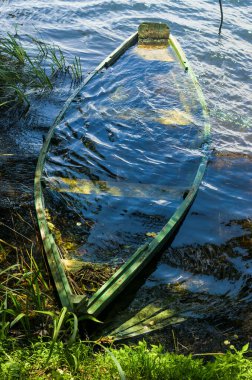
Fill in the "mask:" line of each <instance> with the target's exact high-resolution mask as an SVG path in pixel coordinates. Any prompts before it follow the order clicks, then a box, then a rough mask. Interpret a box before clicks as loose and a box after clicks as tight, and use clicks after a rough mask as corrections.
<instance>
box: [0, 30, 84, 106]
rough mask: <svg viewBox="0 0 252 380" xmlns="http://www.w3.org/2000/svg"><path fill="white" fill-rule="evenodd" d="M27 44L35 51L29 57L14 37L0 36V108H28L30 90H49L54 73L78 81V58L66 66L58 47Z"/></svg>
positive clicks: (34, 42) (32, 41)
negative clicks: (68, 76)
mask: <svg viewBox="0 0 252 380" xmlns="http://www.w3.org/2000/svg"><path fill="white" fill-rule="evenodd" d="M30 43H32V44H33V45H34V50H35V51H36V53H35V54H33V55H30V54H29V53H28V51H27V50H26V49H25V48H24V46H23V45H22V43H21V41H20V40H19V39H18V37H16V36H15V37H14V36H12V35H11V34H9V33H8V34H7V35H6V36H0V108H3V107H5V108H6V107H7V108H11V107H15V108H16V107H18V106H20V105H25V106H26V107H27V109H28V108H29V106H30V101H29V93H30V92H31V90H35V91H47V90H52V89H53V86H54V80H55V77H56V75H57V74H58V73H63V74H69V75H70V76H71V79H72V80H74V81H76V80H77V81H78V80H80V79H81V76H82V68H81V64H80V59H79V58H77V57H75V58H74V62H73V64H72V65H68V64H67V63H66V60H65V57H64V55H63V53H62V51H61V50H60V48H57V47H55V46H49V45H47V44H45V43H44V42H42V41H39V40H36V39H34V38H30ZM48 67H49V69H48ZM46 68H47V69H46Z"/></svg>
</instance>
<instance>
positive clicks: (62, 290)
mask: <svg viewBox="0 0 252 380" xmlns="http://www.w3.org/2000/svg"><path fill="white" fill-rule="evenodd" d="M157 29H158V34H159V36H160V33H161V38H159V37H158V36H157V35H155V33H154V37H153V35H152V34H151V33H150V35H148V33H149V32H150V31H152V32H153V30H154V31H156V30H157ZM139 33H140V34H139ZM140 37H141V41H140V45H141V44H143V45H149V44H152V43H153V39H154V40H156V41H155V44H157V45H160V44H161V46H158V47H159V48H163V49H167V45H169V49H172V51H173V53H174V54H175V56H176V57H177V60H179V62H180V66H181V69H182V71H183V72H184V73H185V75H186V76H187V78H189V79H190V82H191V84H192V86H193V88H194V92H195V93H196V95H197V98H198V101H199V103H200V105H201V108H202V114H203V118H204V123H203V124H204V125H203V128H202V135H203V137H202V141H203V143H202V144H201V147H200V161H199V165H198V167H197V170H196V172H195V175H194V180H193V181H192V183H191V187H190V188H189V189H188V190H187V191H186V192H185V193H184V196H183V198H182V201H181V203H180V204H179V205H178V207H177V208H176V209H175V211H174V212H173V214H172V216H171V217H170V218H169V220H168V221H167V223H166V224H165V225H164V226H163V228H162V229H161V230H160V231H159V232H158V233H157V234H155V235H154V236H153V237H152V238H151V239H150V241H148V242H147V243H145V244H142V245H141V246H140V247H139V248H138V249H137V250H136V251H135V252H134V253H133V254H132V255H131V256H130V258H129V259H128V260H127V261H126V262H125V263H124V264H123V265H122V266H121V267H120V268H119V269H118V270H117V271H116V272H115V273H114V274H113V275H112V276H111V277H110V279H109V280H108V281H106V282H105V283H104V284H103V285H102V286H101V287H100V289H98V291H96V292H95V293H94V294H93V295H92V296H91V297H90V298H87V296H86V295H85V294H76V292H75V291H74V290H73V288H72V285H71V284H70V283H69V280H68V277H67V275H66V267H65V263H64V257H63V254H62V250H61V247H60V246H59V244H57V242H56V239H55V234H54V232H53V231H52V230H51V228H50V225H49V224H50V223H49V222H48V217H47V210H46V207H45V202H44V194H43V188H44V184H43V170H44V165H45V159H46V155H47V153H48V150H49V147H50V144H51V141H52V139H53V136H54V132H55V129H56V127H57V126H58V125H59V124H60V122H61V121H62V119H63V117H64V115H65V113H66V111H67V110H68V109H69V107H70V105H71V104H72V103H73V102H74V101H75V99H76V97H77V96H78V94H79V93H80V91H81V90H83V88H85V87H86V85H87V84H88V83H89V82H90V81H91V80H92V78H94V77H96V76H97V75H98V74H99V75H103V73H104V72H105V71H106V70H108V68H110V67H111V66H112V65H113V64H114V63H115V62H116V61H117V60H118V59H119V58H120V57H121V56H123V54H124V53H125V52H126V51H127V50H128V49H130V48H132V47H133V46H135V45H137V43H138V42H139V39H140ZM160 41H161V42H160ZM162 44H163V45H164V46H162ZM84 101H85V100H84ZM209 135H210V124H209V115H208V110H207V105H206V102H205V99H204V96H203V93H202V90H201V88H200V85H199V83H198V80H197V78H196V76H195V74H194V72H193V70H192V68H191V66H190V65H189V63H188V61H187V59H186V56H185V54H184V52H183V50H182V48H181V46H180V45H179V43H178V41H177V40H176V39H175V37H173V36H172V35H171V34H169V32H168V34H167V27H166V26H163V24H150V23H144V24H143V25H142V26H141V27H140V29H139V32H136V33H134V34H133V35H131V36H130V37H129V38H128V39H127V40H126V41H124V42H123V43H122V44H121V45H120V46H119V47H118V48H117V49H115V50H114V51H113V52H112V53H111V54H110V55H109V56H108V57H107V58H105V59H104V60H103V61H102V62H101V63H100V64H99V65H98V66H97V67H96V68H95V69H94V71H92V72H91V73H90V74H89V75H88V76H87V77H86V79H85V80H84V81H83V82H82V83H81V84H80V85H79V86H78V88H77V89H76V90H75V91H74V92H73V94H72V95H71V96H70V97H69V99H68V100H67V101H66V103H65V105H64V107H63V109H62V110H61V112H60V113H59V115H58V116H57V118H56V120H55V122H54V124H53V125H52V126H51V128H50V130H49V132H48V134H47V137H46V139H45V141H44V144H43V146H42V149H41V151H40V154H39V158H38V163H37V167H36V173H35V207H36V213H37V220H38V225H39V230H40V234H41V238H42V242H43V245H44V250H45V252H46V257H47V260H48V263H49V266H50V270H51V273H52V276H53V279H54V283H55V286H56V289H57V292H58V295H59V299H60V302H61V304H62V306H65V307H67V308H68V309H69V310H71V311H74V312H76V313H77V314H83V313H85V314H89V315H93V316H95V317H97V316H98V315H99V314H100V313H101V312H102V311H103V310H105V309H106V307H107V306H108V305H109V304H110V303H111V302H113V301H114V300H115V299H116V297H117V296H118V295H119V294H120V293H121V292H122V291H123V290H124V289H125V288H126V287H127V286H128V284H130V283H131V282H132V281H133V280H134V279H135V277H136V276H138V275H139V274H140V272H141V271H142V270H143V268H145V267H146V265H147V264H148V263H150V261H151V260H152V259H153V258H154V257H155V256H156V255H157V254H158V253H160V251H162V249H163V248H164V247H165V246H166V245H167V244H168V243H169V242H170V241H171V240H172V239H173V238H174V236H175V235H176V233H177V231H178V229H179V227H180V225H181V224H182V222H183V220H184V218H185V216H186V214H187V213H188V211H189V209H190V207H191V205H192V203H193V201H194V199H195V197H196V194H197V191H198V189H199V186H200V184H201V181H202V178H203V175H204V173H205V170H206V167H207V162H208V156H209ZM131 190H132V189H131Z"/></svg>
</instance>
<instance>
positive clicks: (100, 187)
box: [46, 177, 185, 201]
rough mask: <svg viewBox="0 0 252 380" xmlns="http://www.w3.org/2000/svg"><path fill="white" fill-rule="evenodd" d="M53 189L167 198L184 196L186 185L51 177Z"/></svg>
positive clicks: (115, 195) (130, 196) (118, 195)
mask: <svg viewBox="0 0 252 380" xmlns="http://www.w3.org/2000/svg"><path fill="white" fill-rule="evenodd" d="M46 184H47V186H49V187H50V188H51V189H52V190H53V191H57V192H60V193H78V194H85V195H90V194H97V195H102V194H103V195H110V196H113V197H128V198H151V199H157V200H163V199H164V200H167V201H171V199H174V198H179V197H180V196H183V193H184V191H185V187H183V188H178V187H177V186H175V187H172V186H171V187H165V186H161V185H154V184H147V183H130V182H126V181H91V180H88V179H71V178H63V177H50V179H49V180H47V181H46Z"/></svg>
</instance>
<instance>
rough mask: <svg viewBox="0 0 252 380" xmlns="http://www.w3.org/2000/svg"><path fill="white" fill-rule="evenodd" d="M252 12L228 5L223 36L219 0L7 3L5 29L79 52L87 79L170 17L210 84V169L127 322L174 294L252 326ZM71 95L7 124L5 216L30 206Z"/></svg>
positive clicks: (195, 314)
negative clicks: (143, 31)
mask: <svg viewBox="0 0 252 380" xmlns="http://www.w3.org/2000/svg"><path fill="white" fill-rule="evenodd" d="M251 15H252V5H251V3H250V2H249V1H245V0H241V1H235V0H233V1H231V0H228V1H225V4H224V25H223V30H222V35H221V36H219V35H218V27H219V21H220V14H219V5H218V2H217V1H215V2H213V1H206V0H205V1H203V0H200V1H198V2H197V3H195V2H193V1H192V0H189V1H177V2H176V3H174V2H172V1H169V0H164V1H158V0H156V1H151V0H149V1H126V0H125V1H98V0H94V1H67V0H65V1H63V0H61V1H57V0H55V1H53V2H49V1H36V0H35V1H33V2H31V1H29V0H26V1H21V0H20V1H3V2H2V3H1V8H0V26H1V31H2V32H4V31H9V32H13V33H15V30H17V32H18V34H19V35H20V36H21V37H22V39H23V40H24V42H26V40H27V38H26V35H27V34H29V35H32V36H34V37H36V38H39V39H43V40H45V41H46V42H49V43H52V44H56V45H59V46H60V47H61V49H62V51H63V52H64V54H65V55H66V57H67V59H68V60H69V61H71V60H72V59H73V57H74V56H75V55H77V56H79V57H80V58H81V63H82V66H83V76H84V77H85V76H86V75H87V73H88V72H90V71H91V70H92V69H93V68H95V66H96V65H97V64H98V63H100V61H101V60H102V59H103V58H105V57H106V56H107V55H108V54H109V53H110V52H111V51H112V50H113V49H114V48H116V47H117V46H118V45H119V44H120V43H121V42H122V41H123V40H124V39H125V38H126V37H128V36H129V35H130V34H131V33H132V32H134V31H135V30H136V28H137V26H138V25H139V23H140V22H142V21H146V20H147V21H161V22H165V23H168V24H169V26H170V28H171V31H172V33H173V34H174V35H175V36H176V37H177V38H178V39H179V41H180V43H181V45H182V47H183V49H184V51H185V53H186V55H187V57H188V59H189V60H190V62H191V65H192V67H193V68H194V70H195V72H196V74H197V77H198V79H199V82H200V84H201V86H202V90H203V92H204V94H205V97H206V100H207V104H208V106H209V109H210V114H211V124H212V148H213V154H212V157H211V160H210V162H209V165H208V169H207V173H206V175H205V177H204V181H203V183H202V186H201V188H200V191H199V193H198V195H197V198H196V200H195V202H194V204H193V207H192V208H191V210H190V212H189V214H188V216H187V218H186V220H185V222H184V223H183V225H182V227H181V229H180V231H179V233H178V235H177V236H176V238H175V240H174V242H173V244H172V247H171V248H169V249H167V250H166V252H165V253H164V255H163V256H162V258H161V259H160V261H159V263H157V264H156V267H155V268H152V274H151V275H150V276H148V278H147V281H146V282H145V286H143V287H142V288H141V289H140V290H139V291H138V293H137V294H136V297H135V300H134V301H133V303H132V304H131V306H130V307H129V308H128V309H127V311H125V312H124V314H125V315H127V318H128V317H130V316H132V315H133V314H135V313H136V312H138V311H139V309H141V307H143V305H140V306H139V304H141V302H140V301H139V300H142V301H143V302H144V301H146V302H147V303H149V304H151V305H153V304H155V303H156V304H155V305H156V307H157V308H158V307H160V305H161V304H164V299H165V295H164V294H167V292H168V293H169V295H171V294H172V295H173V298H172V299H171V297H169V302H168V301H167V300H168V298H167V300H166V303H167V304H168V303H169V308H173V309H174V310H176V313H178V314H179V316H180V317H181V318H184V319H187V318H197V320H201V321H203V320H204V321H207V323H208V324H209V325H211V326H212V328H213V329H215V331H216V329H222V328H223V331H224V330H225V329H226V326H227V325H228V326H229V327H228V328H229V329H231V331H233V330H234V331H238V333H241V334H245V335H246V334H249V332H250V329H249V327H248V326H245V324H244V322H243V321H244V320H248V319H249V318H250V314H249V311H248V310H249V307H250V306H251V298H252V293H251V283H252V203H251V192H252V151H251V148H252V130H251V128H252V126H251V108H252V107H251V103H252V99H251V76H252V47H251V42H252V27H251V25H252V23H251V21H252V16H251ZM31 49H32V48H31ZM70 91H71V88H69V84H67V85H66V84H64V81H62V85H60V84H58V87H57V88H56V90H55V91H54V93H52V94H51V96H50V98H49V99H48V100H47V101H43V100H36V101H34V107H33V110H32V111H31V112H30V114H29V115H28V118H27V119H26V120H22V121H21V122H19V123H13V121H12V120H4V121H3V120H1V136H0V153H1V157H0V161H1V168H0V170H1V201H0V206H1V210H2V212H1V214H2V215H1V220H2V221H4V223H7V224H8V220H7V219H6V218H5V215H6V213H7V210H9V209H10V208H13V209H14V210H15V209H16V208H20V206H23V207H26V206H27V205H28V206H31V205H32V202H33V200H32V192H33V188H32V186H33V173H34V167H35V163H36V158H37V156H38V153H39V150H40V148H41V144H42V137H43V135H44V134H45V133H46V131H47V129H48V127H49V125H50V124H51V123H52V121H53V119H54V118H55V116H56V115H57V112H58V111H59V110H60V108H61V107H62V104H63V102H64V100H65V99H66V97H67V95H68V94H69V93H70ZM41 105H42V106H41ZM3 233H4V232H3ZM167 284H170V285H167ZM147 295H148V296H147ZM181 323H182V322H181ZM230 326H231V327H230ZM232 329H233V330H232ZM248 329H249V330H248Z"/></svg>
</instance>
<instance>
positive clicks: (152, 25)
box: [138, 22, 170, 48]
mask: <svg viewBox="0 0 252 380" xmlns="http://www.w3.org/2000/svg"><path fill="white" fill-rule="evenodd" d="M169 36H170V29H169V27H168V26H167V25H166V24H162V23H159V22H143V23H142V24H140V25H139V27H138V46H139V47H160V48H164V47H167V46H168V40H169Z"/></svg>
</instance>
